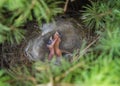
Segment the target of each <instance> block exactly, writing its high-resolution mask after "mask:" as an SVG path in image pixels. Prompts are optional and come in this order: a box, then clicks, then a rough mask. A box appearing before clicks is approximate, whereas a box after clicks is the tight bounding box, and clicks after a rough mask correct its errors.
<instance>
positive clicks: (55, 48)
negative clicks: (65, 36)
mask: <svg viewBox="0 0 120 86" xmlns="http://www.w3.org/2000/svg"><path fill="white" fill-rule="evenodd" d="M50 40H52V43H51V44H50V45H47V47H48V48H49V50H50V53H49V55H48V60H51V59H52V58H53V56H54V55H56V56H57V57H61V56H62V52H61V50H60V49H59V45H60V42H61V39H60V36H59V33H58V32H56V33H55V34H54V39H50Z"/></svg>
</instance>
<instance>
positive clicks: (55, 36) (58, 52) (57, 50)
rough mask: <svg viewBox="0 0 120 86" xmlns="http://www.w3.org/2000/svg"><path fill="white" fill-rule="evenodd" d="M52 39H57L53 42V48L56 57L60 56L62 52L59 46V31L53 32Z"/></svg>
mask: <svg viewBox="0 0 120 86" xmlns="http://www.w3.org/2000/svg"><path fill="white" fill-rule="evenodd" d="M54 39H57V41H56V43H55V47H54V49H55V54H56V55H57V57H61V56H62V52H61V50H60V48H59V45H60V42H61V39H60V36H59V33H58V32H56V33H55V34H54Z"/></svg>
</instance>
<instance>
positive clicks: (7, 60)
mask: <svg viewBox="0 0 120 86" xmlns="http://www.w3.org/2000/svg"><path fill="white" fill-rule="evenodd" d="M64 1H66V0H64ZM89 3H90V2H89V0H69V2H68V4H67V8H65V7H64V6H65V4H63V5H61V6H62V7H63V8H64V9H65V13H64V14H59V15H58V16H61V15H62V16H64V15H67V16H65V17H67V18H71V17H72V18H74V19H76V18H78V17H80V15H81V10H84V9H83V8H82V7H83V6H84V5H87V4H89ZM78 22H81V21H80V20H79V21H78ZM82 26H83V27H84V25H82ZM38 27H39V25H38V23H37V22H36V21H35V20H33V21H28V22H26V23H25V24H24V26H23V29H25V30H27V32H26V35H25V39H23V41H22V42H21V44H19V45H17V44H8V43H4V44H1V45H0V58H1V59H0V68H9V67H11V66H16V65H23V64H24V65H25V64H26V65H29V64H31V62H30V61H29V60H28V59H27V57H26V55H25V53H24V47H25V46H26V43H27V42H28V40H29V39H33V38H34V37H36V36H37V35H39V34H40V30H39V28H38ZM84 28H86V27H84ZM85 33H86V34H87V36H86V37H87V38H88V37H89V39H90V40H89V42H91V41H92V40H93V39H94V38H95V36H92V35H91V32H90V31H86V32H85ZM90 37H91V38H90ZM89 42H88V43H89Z"/></svg>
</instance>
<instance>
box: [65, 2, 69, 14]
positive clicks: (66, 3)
mask: <svg viewBox="0 0 120 86" xmlns="http://www.w3.org/2000/svg"><path fill="white" fill-rule="evenodd" d="M68 3H69V0H66V2H65V5H64V12H66V11H67V6H68Z"/></svg>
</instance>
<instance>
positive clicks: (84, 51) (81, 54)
mask: <svg viewBox="0 0 120 86" xmlns="http://www.w3.org/2000/svg"><path fill="white" fill-rule="evenodd" d="M99 38H100V36H98V37H97V38H96V39H95V40H93V41H92V42H91V43H90V44H89V45H88V46H87V47H86V48H84V49H83V50H82V51H81V52H80V55H79V58H80V57H82V56H83V55H84V54H85V53H86V52H87V50H88V48H90V47H91V46H92V45H93V44H94V43H95V42H96V41H97V40H98V39H99ZM79 58H75V59H74V60H73V61H75V60H78V59H79ZM73 61H72V62H73Z"/></svg>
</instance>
